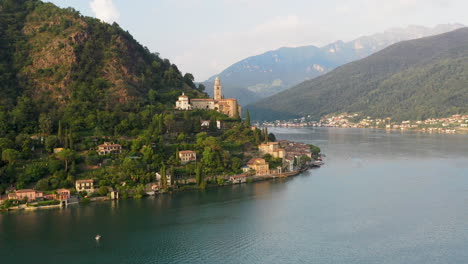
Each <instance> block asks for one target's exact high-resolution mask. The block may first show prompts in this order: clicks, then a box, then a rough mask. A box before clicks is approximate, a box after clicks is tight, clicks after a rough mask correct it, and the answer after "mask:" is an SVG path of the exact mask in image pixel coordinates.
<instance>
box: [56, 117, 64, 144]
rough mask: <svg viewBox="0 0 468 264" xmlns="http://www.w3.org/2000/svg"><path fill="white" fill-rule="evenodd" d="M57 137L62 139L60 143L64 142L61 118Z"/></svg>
mask: <svg viewBox="0 0 468 264" xmlns="http://www.w3.org/2000/svg"><path fill="white" fill-rule="evenodd" d="M57 137H58V139H59V141H60V144H63V138H62V121H60V120H59V123H58V131H57Z"/></svg>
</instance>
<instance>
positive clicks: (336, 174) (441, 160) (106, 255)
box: [0, 128, 468, 264]
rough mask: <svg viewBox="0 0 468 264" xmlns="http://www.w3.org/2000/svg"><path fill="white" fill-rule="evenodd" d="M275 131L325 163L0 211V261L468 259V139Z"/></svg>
mask: <svg viewBox="0 0 468 264" xmlns="http://www.w3.org/2000/svg"><path fill="white" fill-rule="evenodd" d="M270 132H274V133H275V134H276V136H277V138H279V139H289V140H295V141H301V142H305V143H311V144H315V145H318V146H319V147H321V148H322V152H324V153H325V154H326V157H325V163H326V165H325V166H323V167H321V168H317V169H312V170H309V171H308V172H306V173H303V174H301V175H299V176H296V177H294V178H290V179H286V180H274V181H267V182H259V183H253V184H243V185H236V186H229V187H224V188H218V189H210V190H206V191H204V192H187V193H178V194H174V195H163V196H159V197H153V198H146V199H142V200H125V201H124V200H121V201H116V202H103V203H94V204H89V205H83V206H70V207H69V208H66V209H51V210H41V211H35V212H15V213H1V214H0V261H1V262H2V263H80V264H81V263H224V264H227V263H356V264H358V263H359V264H364V263H412V264H418V263H421V264H422V263H424V264H426V263H444V264H447V263H457V264H458V263H468V136H467V135H444V134H442V135H439V134H434V135H432V134H424V133H413V132H406V133H400V132H386V131H383V130H370V129H339V128H314V129H312V128H311V129H286V128H284V129H283V128H281V129H280V128H277V129H270ZM96 234H101V235H102V240H101V241H100V242H96V241H95V240H94V236H95V235H96Z"/></svg>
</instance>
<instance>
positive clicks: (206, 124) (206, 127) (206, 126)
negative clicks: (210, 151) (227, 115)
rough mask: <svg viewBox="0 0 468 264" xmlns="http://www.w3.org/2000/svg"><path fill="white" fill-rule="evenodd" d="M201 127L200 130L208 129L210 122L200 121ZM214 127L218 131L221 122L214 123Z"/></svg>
mask: <svg viewBox="0 0 468 264" xmlns="http://www.w3.org/2000/svg"><path fill="white" fill-rule="evenodd" d="M201 127H202V129H208V128H209V127H210V120H202V121H201ZM216 127H217V128H218V129H221V121H219V120H217V121H216Z"/></svg>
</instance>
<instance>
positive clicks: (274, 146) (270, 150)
mask: <svg viewBox="0 0 468 264" xmlns="http://www.w3.org/2000/svg"><path fill="white" fill-rule="evenodd" d="M258 150H259V151H260V152H261V153H262V154H264V155H265V154H270V155H271V156H272V157H274V158H282V159H283V158H284V157H285V156H286V150H284V149H282V148H280V147H279V143H278V142H268V143H264V144H260V145H258Z"/></svg>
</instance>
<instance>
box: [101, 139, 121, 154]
mask: <svg viewBox="0 0 468 264" xmlns="http://www.w3.org/2000/svg"><path fill="white" fill-rule="evenodd" d="M97 152H98V154H99V155H107V154H120V153H122V145H120V144H114V143H110V142H104V144H102V145H99V146H98V149H97Z"/></svg>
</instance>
